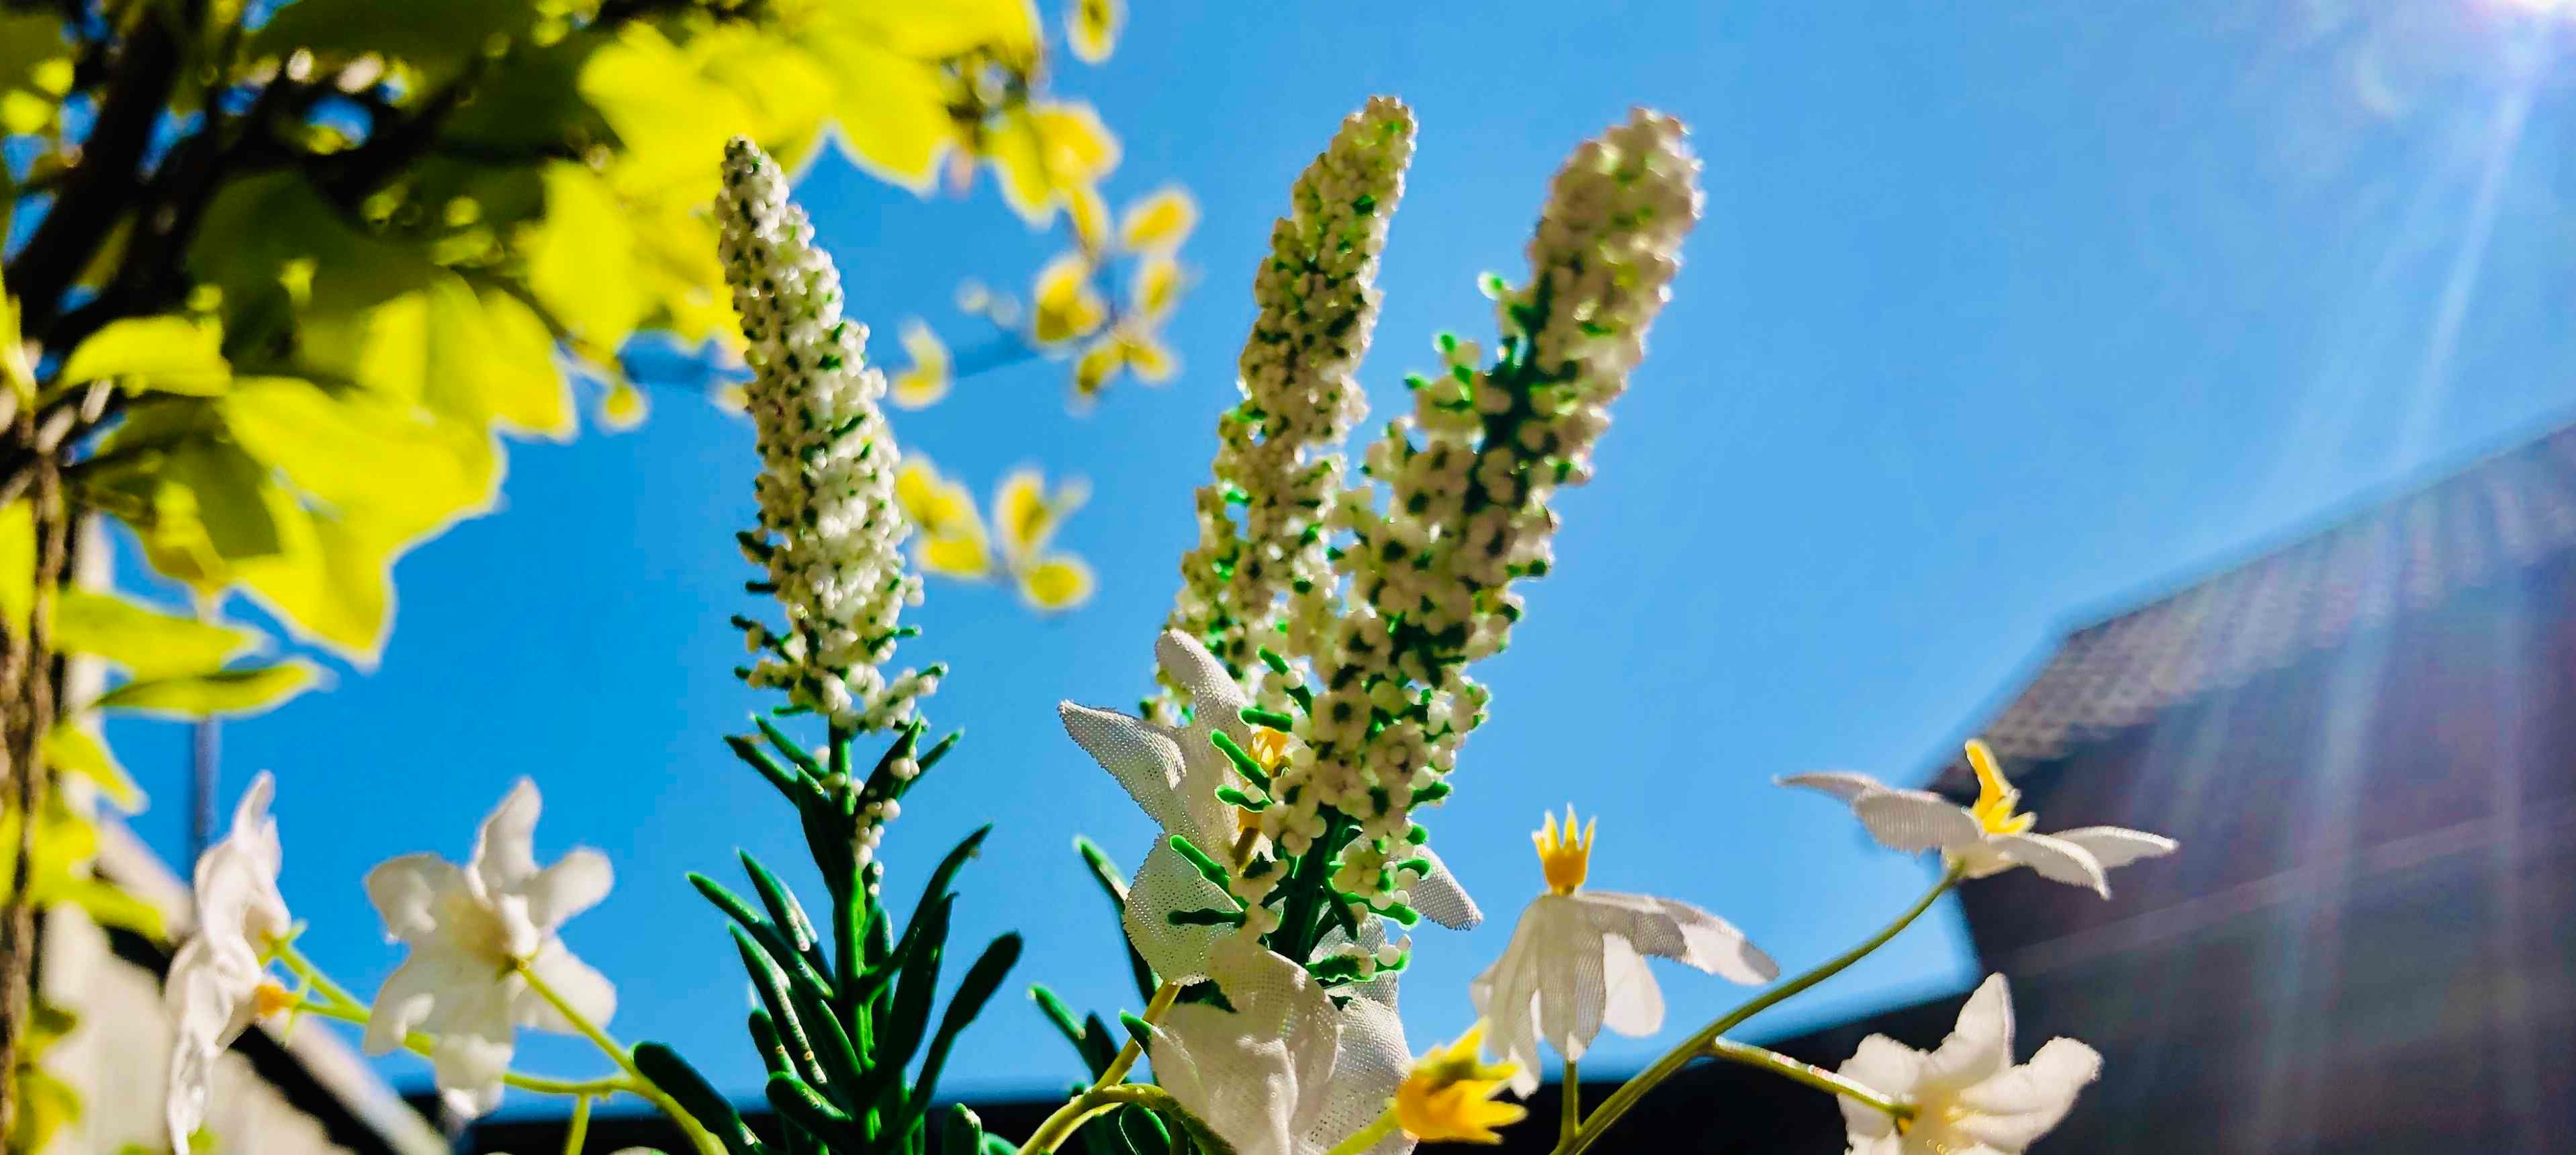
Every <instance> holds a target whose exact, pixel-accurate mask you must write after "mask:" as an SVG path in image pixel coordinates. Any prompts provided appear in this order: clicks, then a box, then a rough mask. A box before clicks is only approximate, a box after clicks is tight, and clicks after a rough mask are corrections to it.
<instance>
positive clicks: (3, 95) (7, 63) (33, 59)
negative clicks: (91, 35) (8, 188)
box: [0, 12, 72, 1150]
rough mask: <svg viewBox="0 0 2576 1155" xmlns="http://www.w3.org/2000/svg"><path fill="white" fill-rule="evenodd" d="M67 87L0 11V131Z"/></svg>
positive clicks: (22, 25) (58, 49)
mask: <svg viewBox="0 0 2576 1155" xmlns="http://www.w3.org/2000/svg"><path fill="white" fill-rule="evenodd" d="M71 86H72V46H71V44H70V43H69V42H68V41H66V40H65V39H64V38H63V22H62V20H61V18H59V17H57V16H54V15H52V14H51V13H47V12H10V13H6V14H0V132H5V133H6V134H8V135H11V136H24V135H30V134H34V133H41V132H47V131H49V130H51V128H52V127H53V124H54V114H55V112H56V110H57V109H59V108H61V106H62V102H63V96H64V94H66V93H68V92H70V91H71ZM27 1149H28V1150H34V1148H32V1147H31V1148H27Z"/></svg>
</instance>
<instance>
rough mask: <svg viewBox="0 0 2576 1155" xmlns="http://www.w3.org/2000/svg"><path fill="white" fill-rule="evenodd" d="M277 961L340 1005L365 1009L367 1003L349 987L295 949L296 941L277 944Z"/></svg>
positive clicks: (324, 996) (362, 1020)
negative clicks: (359, 998) (333, 978)
mask: <svg viewBox="0 0 2576 1155" xmlns="http://www.w3.org/2000/svg"><path fill="white" fill-rule="evenodd" d="M277 961H278V962H280V963H283V964H285V966H286V969H287V970H288V971H290V972H293V973H294V975H295V977H297V978H300V979H303V980H304V981H305V982H308V983H311V984H313V989H314V990H317V991H320V992H322V997H323V998H326V999H329V1000H330V1001H332V1002H333V1003H336V1004H338V1005H340V1006H344V1007H357V1008H360V1009H362V1010H363V1009H365V1007H366V1005H367V1004H365V1003H363V1002H360V1001H358V997H357V996H355V995H352V994H350V993H349V988H347V987H344V986H341V985H340V984H338V983H336V982H333V981H331V976H329V975H326V974H323V973H322V968H320V967H317V966H315V965H313V960H312V959H309V958H306V957H304V952H303V951H300V950H297V949H295V944H294V943H291V942H281V943H279V944H277ZM357 1021H359V1022H365V1021H366V1020H364V1019H360V1020H357Z"/></svg>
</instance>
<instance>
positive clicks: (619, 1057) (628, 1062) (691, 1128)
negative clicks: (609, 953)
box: [512, 962, 725, 1155]
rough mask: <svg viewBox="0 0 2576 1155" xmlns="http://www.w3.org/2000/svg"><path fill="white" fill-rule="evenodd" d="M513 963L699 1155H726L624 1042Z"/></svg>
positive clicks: (531, 987)
mask: <svg viewBox="0 0 2576 1155" xmlns="http://www.w3.org/2000/svg"><path fill="white" fill-rule="evenodd" d="M512 966H513V967H514V968H515V969H516V970H517V971H518V973H519V977H520V978H522V979H525V980H527V983H528V989H529V990H532V991H535V992H536V993H537V997H538V998H541V999H544V1000H545V1001H546V1005H547V1006H550V1007H553V1008H554V1009H555V1013H556V1014H559V1015H562V1016H563V1017H564V1021H565V1022H568V1023H571V1024H572V1027H573V1029H574V1030H575V1031H579V1032H580V1033H581V1036H582V1037H583V1038H586V1039H589V1040H590V1041H591V1045H593V1046H596V1047H598V1048H599V1049H600V1050H601V1051H603V1052H605V1053H606V1054H607V1055H608V1057H609V1058H610V1059H613V1060H615V1061H616V1063H617V1065H618V1067H619V1068H620V1069H623V1070H624V1071H625V1072H626V1075H627V1078H628V1088H627V1089H629V1090H631V1091H633V1092H635V1093H636V1094H638V1095H641V1096H643V1097H644V1098H645V1100H646V1101H648V1102H650V1103H652V1104H653V1105H654V1106H655V1107H657V1108H660V1109H661V1112H662V1113H663V1114H664V1115H668V1116H670V1118H671V1121H672V1122H673V1123H677V1124H679V1126H680V1130H681V1131H682V1132H684V1133H686V1134H687V1135H688V1137H689V1142H690V1144H691V1145H692V1146H695V1147H696V1148H697V1149H698V1155H725V1149H724V1144H723V1143H722V1142H720V1141H718V1140H717V1139H716V1137H715V1136H714V1135H713V1134H711V1133H709V1132H708V1131H707V1129H706V1127H705V1126H704V1125H703V1124H701V1123H699V1122H698V1120H697V1117H696V1116H694V1115H691V1114H689V1112H688V1109H687V1108H684V1107H682V1106H680V1104H679V1103H678V1101H676V1100H674V1099H672V1098H671V1096H669V1095H667V1094H665V1093H663V1091H662V1088H660V1087H658V1086H655V1085H654V1083H653V1080H652V1079H651V1078H648V1077H647V1076H646V1075H645V1074H644V1072H642V1071H640V1070H637V1069H636V1067H635V1054H634V1052H632V1051H629V1050H627V1049H626V1045H625V1044H623V1043H620V1042H618V1041H617V1040H616V1039H613V1038H610V1037H609V1035H608V1032H606V1031H604V1030H601V1029H600V1028H599V1024H597V1023H594V1022H591V1021H590V1019H589V1018H588V1017H587V1016H584V1015H583V1014H582V1013H581V1011H580V1010H578V1009H576V1008H575V1007H574V1006H573V1005H572V1003H571V1001H570V1000H568V999H566V998H564V997H563V994H562V993H561V992H559V991H557V990H555V988H554V987H553V986H552V985H550V984H548V983H547V982H546V980H544V979H542V978H539V977H537V972H536V968H534V967H531V966H529V965H528V964H526V963H524V962H522V963H514V964H512Z"/></svg>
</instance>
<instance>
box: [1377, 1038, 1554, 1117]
mask: <svg viewBox="0 0 2576 1155" xmlns="http://www.w3.org/2000/svg"><path fill="white" fill-rule="evenodd" d="M1484 1038H1485V1024H1483V1023H1477V1024H1476V1025H1475V1026H1473V1027H1470V1028H1468V1029H1467V1033H1466V1034H1464V1035H1461V1036H1459V1038H1458V1041H1457V1042H1455V1043H1451V1044H1450V1045H1448V1046H1446V1047H1434V1048H1432V1051H1431V1053H1430V1054H1428V1055H1424V1056H1423V1057H1422V1060H1421V1061H1420V1062H1417V1063H1415V1064H1414V1065H1413V1071H1412V1073H1411V1074H1408V1075H1406V1076H1405V1077H1404V1082H1403V1083H1401V1084H1398V1085H1397V1086H1396V1088H1395V1119H1396V1123H1397V1124H1398V1125H1399V1126H1401V1127H1403V1128H1404V1133H1405V1134H1407V1135H1411V1136H1413V1137H1414V1138H1416V1139H1419V1140H1421V1141H1423V1142H1425V1143H1500V1142H1502V1141H1503V1137H1502V1135H1500V1134H1499V1133H1497V1132H1496V1131H1495V1130H1494V1128H1496V1127H1504V1126H1509V1125H1511V1124H1513V1123H1517V1122H1520V1121H1521V1120H1522V1119H1523V1118H1526V1117H1528V1115H1529V1110H1528V1108H1525V1107H1522V1106H1520V1105H1519V1104H1516V1103H1497V1102H1494V1101H1493V1099H1494V1096H1495V1095H1496V1094H1499V1093H1500V1092H1501V1091H1502V1089H1503V1085H1504V1083H1505V1082H1506V1081H1508V1080H1510V1079H1511V1077H1512V1076H1513V1075H1514V1074H1515V1073H1516V1071H1517V1068H1515V1067H1514V1066H1513V1065H1512V1064H1510V1063H1499V1064H1488V1063H1486V1062H1483V1061H1482V1060H1480V1059H1478V1058H1477V1057H1476V1048H1477V1047H1478V1046H1479V1045H1480V1044H1481V1043H1483V1041H1484Z"/></svg>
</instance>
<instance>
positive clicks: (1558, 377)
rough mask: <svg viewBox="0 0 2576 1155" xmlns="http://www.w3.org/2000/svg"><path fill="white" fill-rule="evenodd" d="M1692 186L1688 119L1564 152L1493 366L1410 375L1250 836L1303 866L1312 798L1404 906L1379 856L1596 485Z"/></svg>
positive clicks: (1644, 125) (1442, 767)
mask: <svg viewBox="0 0 2576 1155" xmlns="http://www.w3.org/2000/svg"><path fill="white" fill-rule="evenodd" d="M1698 174H1699V162H1698V160H1697V159H1696V158H1694V157H1693V156H1692V154H1691V152H1690V150H1689V148H1688V146H1687V145H1686V144H1685V143H1684V140H1683V129H1682V126H1681V124H1680V123H1679V122H1678V121H1675V120H1673V119H1671V118H1669V117H1665V116H1661V115H1658V114H1655V113H1651V112H1646V111H1642V110H1640V111H1638V112H1636V113H1634V114H1633V115H1632V116H1631V117H1630V118H1629V120H1628V121H1627V122H1626V123H1624V124H1622V125H1619V126H1616V127H1613V128H1612V129H1610V130H1609V131H1608V132H1607V133H1605V134H1603V135H1602V136H1600V137H1598V138H1595V139H1594V140H1591V141H1588V142H1586V143H1585V144H1584V145H1583V146H1582V147H1581V148H1580V149H1578V150H1576V152H1575V154H1574V156H1573V157H1572V158H1571V159H1570V160H1569V161H1568V162H1567V163H1566V165H1565V167H1564V168H1563V169H1562V170H1561V171H1560V172H1559V173H1558V174H1557V177H1556V180H1555V183H1554V185H1553V187H1552V189H1551V191H1550V196H1549V199H1548V203H1547V207H1546V209H1545V211H1544V213H1543V214H1542V215H1541V217H1540V219H1539V223H1538V229H1537V232H1536V234H1535V235H1534V236H1533V238H1532V239H1531V241H1530V244H1529V257H1530V265H1531V274H1532V275H1531V279H1530V281H1529V283H1528V284H1527V285H1526V286H1523V287H1521V288H1518V289H1510V288H1503V289H1501V290H1500V291H1498V292H1497V297H1498V299H1499V302H1500V312H1501V316H1502V328H1503V333H1504V340H1503V350H1502V355H1501V356H1500V357H1499V358H1498V359H1497V361H1496V362H1495V363H1494V364H1492V365H1490V366H1487V365H1486V364H1485V351H1484V350H1483V349H1482V348H1481V347H1479V346H1478V345H1477V344H1476V343H1475V342H1473V341H1462V340H1456V339H1453V338H1447V337H1444V338H1442V339H1441V343H1440V350H1441V353H1442V355H1443V359H1444V360H1445V361H1446V362H1447V370H1446V372H1445V373H1443V374H1442V375H1441V376H1440V377H1438V378H1435V379H1431V380H1419V379H1417V380H1416V381H1415V382H1414V383H1413V385H1414V390H1413V398H1414V412H1413V413H1412V414H1411V415H1410V416H1408V417H1403V418H1399V419H1397V420H1395V421H1393V422H1391V423H1389V425H1388V427H1387V430H1386V434H1385V436H1384V438H1383V439H1381V440H1379V441H1378V442H1376V443H1375V444H1373V445H1371V446H1370V447H1369V449H1368V451H1367V457H1366V459H1365V460H1366V468H1365V471H1366V473H1367V475H1368V477H1369V479H1370V480H1371V481H1374V482H1377V483H1380V484H1383V485H1384V486H1385V487H1386V490H1387V496H1388V501H1387V504H1386V506H1385V510H1384V512H1380V511H1379V508H1378V506H1377V504H1376V501H1375V496H1376V495H1375V493H1374V492H1372V491H1371V490H1370V489H1369V488H1366V487H1362V488H1357V489H1353V490H1351V491H1349V492H1347V493H1345V494H1343V495H1341V497H1340V498H1339V499H1338V500H1337V501H1336V502H1335V503H1334V506H1333V512H1332V522H1331V526H1332V528H1333V529H1334V530H1336V531H1340V532H1342V533H1346V534H1348V535H1349V536H1348V538H1347V540H1345V541H1343V542H1342V544H1341V546H1340V552H1339V554H1338V556H1337V557H1336V558H1335V560H1334V570H1335V573H1336V575H1337V576H1338V577H1339V578H1341V579H1342V580H1344V581H1345V582H1347V587H1346V590H1345V596H1346V598H1347V599H1348V602H1349V608H1348V609H1347V611H1345V612H1344V613H1343V614H1342V615H1341V616H1340V618H1339V620H1338V621H1337V622H1335V623H1334V624H1333V626H1332V633H1331V635H1330V636H1329V637H1328V638H1327V639H1326V641H1325V644H1324V645H1322V646H1319V647H1318V648H1316V649H1314V650H1312V651H1309V653H1310V654H1311V655H1312V660H1313V662H1314V665H1315V668H1316V671H1317V672H1318V673H1319V674H1321V675H1322V677H1321V679H1320V681H1321V685H1320V687H1319V688H1318V690H1317V693H1316V696H1315V699H1314V704H1313V708H1312V710H1311V711H1310V712H1309V713H1308V714H1307V715H1306V716H1305V717H1303V718H1301V719H1300V721H1299V730H1298V733H1297V735H1296V736H1297V737H1298V739H1300V740H1299V741H1298V742H1297V743H1295V749H1294V755H1293V756H1292V758H1291V760H1290V764H1289V766H1288V768H1287V769H1286V770H1285V771H1284V772H1283V773H1282V774H1281V775H1280V776H1279V779H1278V782H1277V783H1276V786H1275V788H1274V790H1273V791H1272V793H1273V795H1274V797H1277V798H1280V799H1281V804H1279V805H1276V806H1273V807H1272V808H1271V809H1270V810H1268V811H1266V812H1264V814H1263V816H1262V818H1263V832H1264V833H1265V834H1268V835H1269V836H1270V837H1271V838H1272V839H1273V840H1274V841H1275V842H1277V843H1278V844H1279V846H1280V847H1281V849H1282V850H1283V851H1285V852H1287V853H1289V854H1295V853H1298V852H1300V851H1301V850H1302V848H1303V847H1304V846H1305V845H1306V844H1307V843H1308V842H1309V841H1311V840H1312V839H1313V838H1316V837H1320V836H1321V835H1322V834H1323V832H1324V830H1325V829H1326V823H1325V820H1324V819H1323V818H1322V817H1321V815H1320V814H1319V813H1318V811H1319V809H1320V808H1321V807H1325V806H1330V807H1332V808H1333V809H1335V810H1337V811H1340V812H1341V813H1343V814H1345V815H1348V816H1350V817H1352V818H1355V819H1357V820H1358V821H1359V823H1360V829H1361V834H1362V841H1355V842H1354V843H1352V844H1351V847H1350V849H1348V850H1346V851H1345V852H1344V854H1345V864H1344V867H1343V870H1342V877H1339V878H1337V879H1336V880H1335V884H1336V885H1337V886H1338V887H1339V888H1340V889H1343V890H1345V891H1350V892H1353V893H1357V894H1361V895H1364V896H1367V897H1368V898H1369V899H1370V903H1371V905H1372V906H1375V907H1378V908H1381V909H1383V908H1384V907H1385V906H1386V905H1388V904H1389V903H1392V902H1401V901H1403V899H1402V898H1401V897H1399V894H1400V893H1401V889H1400V888H1401V887H1402V886H1403V885H1404V883H1405V881H1406V880H1405V879H1404V878H1401V877H1398V876H1397V872H1394V871H1390V870H1387V869H1384V867H1385V865H1386V860H1387V859H1388V858H1389V857H1390V856H1389V855H1388V854H1387V853H1386V852H1385V851H1384V850H1382V849H1379V847H1395V846H1398V845H1399V844H1400V842H1401V840H1402V839H1403V838H1404V836H1405V835H1406V833H1407V832H1408V831H1409V830H1410V828H1411V825H1412V820H1411V815H1410V811H1411V802H1412V796H1413V793H1414V792H1415V791H1417V790H1421V789H1424V788H1427V787H1429V786H1432V785H1433V784H1434V783H1436V782H1438V781H1439V780H1440V778H1441V777H1442V776H1443V775H1445V774H1447V773H1448V771H1449V770H1450V768H1451V767H1452V766H1453V765H1454V764H1455V759H1456V756H1457V750H1458V746H1459V744H1460V743H1461V742H1463V741H1464V740H1465V738H1466V735H1467V732H1468V731H1470V730H1472V729H1474V728H1475V727H1476V725H1477V724H1478V723H1479V722H1481V721H1482V719H1483V713H1484V709H1485V705H1486V702H1487V692H1486V691H1485V689H1484V688H1483V687H1482V686H1480V685H1478V684H1476V683H1475V682H1474V681H1473V680H1471V679H1469V678H1468V677H1467V676H1466V675H1465V672H1464V667H1465V665H1466V664H1467V663H1468V662H1470V661H1473V660H1475V659H1478V658H1482V657H1486V656H1488V655H1491V654H1493V653H1495V652H1498V651H1500V650H1501V649H1502V648H1503V646H1504V645H1505V643H1506V642H1507V641H1508V640H1509V638H1510V633H1511V627H1512V624H1513V622H1515V621H1517V620H1518V619H1519V617H1520V613H1521V600H1520V597H1519V595H1517V594H1515V593H1513V592H1512V591H1511V589H1510V588H1509V586H1510V584H1511V583H1512V582H1513V581H1514V580H1515V579H1518V578H1522V577H1534V576H1538V575H1540V574H1543V573H1545V572H1546V571H1547V568H1548V566H1549V565H1550V563H1551V561H1552V559H1553V553H1552V544H1551V543H1552V541H1553V539H1554V536H1555V532H1556V527H1557V519H1556V513H1555V511H1554V510H1552V509H1551V508H1550V507H1549V504H1548V503H1549V500H1550V499H1551V497H1552V496H1553V494H1554V492H1555V490H1556V489H1557V487H1558V486H1561V485H1579V484H1582V483H1583V482H1584V481H1587V480H1589V479H1590V476H1591V458H1590V454H1591V449H1592V446H1593V444H1594V442H1595V441H1597V440H1598V439H1599V437H1600V435H1601V432H1602V430H1603V429H1604V428H1606V427H1607V426H1608V424H1609V416H1608V412H1607V406H1608V404H1609V403H1610V401H1612V400H1613V399H1615V398H1616V397H1618V396H1619V394H1620V393H1622V392H1623V391H1625V390H1626V388H1627V381H1628V374H1629V372H1630V371H1631V370H1632V369H1634V368H1635V367H1636V364H1637V362H1638V360H1639V359H1640V358H1641V357H1642V356H1643V355H1644V352H1645V346H1644V338H1645V333H1646V329H1647V327H1648V326H1649V325H1650V324H1651V323H1652V322H1653V320H1654V317H1655V314H1656V313H1657V312H1658V311H1659V310H1660V309H1661V308H1662V306H1663V303H1664V299H1665V296H1666V290H1667V287H1668V286H1669V284H1670V283H1671V281H1672V278H1673V274H1674V273H1675V272H1676V271H1677V270H1678V268H1679V255H1680V250H1681V243H1682V239H1683V237H1684V236H1685V235H1686V234H1687V233H1688V232H1689V230H1690V227H1691V225H1692V224H1693V223H1695V222H1696V221H1697V219H1698V216H1699V208H1700V192H1699V187H1698ZM1292 788H1293V789H1292ZM1368 840H1375V843H1376V844H1375V845H1374V846H1372V845H1369V843H1368ZM1394 857H1401V855H1400V854H1399V855H1395V856H1394Z"/></svg>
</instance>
